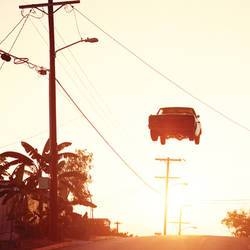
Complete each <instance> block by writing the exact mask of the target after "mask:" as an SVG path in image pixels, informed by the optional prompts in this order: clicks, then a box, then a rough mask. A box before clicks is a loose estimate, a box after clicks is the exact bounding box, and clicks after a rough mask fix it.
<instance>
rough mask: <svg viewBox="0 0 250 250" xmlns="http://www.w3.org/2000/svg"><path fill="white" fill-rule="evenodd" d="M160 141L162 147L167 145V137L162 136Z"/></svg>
mask: <svg viewBox="0 0 250 250" xmlns="http://www.w3.org/2000/svg"><path fill="white" fill-rule="evenodd" d="M160 139H161V145H165V143H166V137H164V136H161V137H160Z"/></svg>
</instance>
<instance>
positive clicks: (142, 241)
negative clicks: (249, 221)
mask: <svg viewBox="0 0 250 250" xmlns="http://www.w3.org/2000/svg"><path fill="white" fill-rule="evenodd" d="M63 249H64V250H250V239H236V238H232V237H220V236H182V237H175V236H173V237H172V236H169V237H156V236H152V237H135V238H115V239H103V240H97V241H88V242H82V243H79V244H78V245H76V246H74V247H73V246H71V247H65V248H63Z"/></svg>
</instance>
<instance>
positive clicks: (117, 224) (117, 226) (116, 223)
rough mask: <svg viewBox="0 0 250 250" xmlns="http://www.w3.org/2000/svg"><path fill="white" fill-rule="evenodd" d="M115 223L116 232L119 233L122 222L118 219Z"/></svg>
mask: <svg viewBox="0 0 250 250" xmlns="http://www.w3.org/2000/svg"><path fill="white" fill-rule="evenodd" d="M114 224H115V225H116V233H117V234H118V233H119V225H120V224H122V223H121V222H119V221H116V222H115V223H114Z"/></svg>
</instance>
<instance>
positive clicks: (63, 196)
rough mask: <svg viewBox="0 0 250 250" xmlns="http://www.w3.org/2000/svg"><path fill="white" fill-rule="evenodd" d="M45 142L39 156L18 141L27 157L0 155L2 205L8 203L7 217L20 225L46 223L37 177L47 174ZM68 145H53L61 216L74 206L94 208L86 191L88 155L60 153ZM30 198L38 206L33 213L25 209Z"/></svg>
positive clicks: (44, 202) (42, 192)
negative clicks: (8, 212) (55, 154)
mask: <svg viewBox="0 0 250 250" xmlns="http://www.w3.org/2000/svg"><path fill="white" fill-rule="evenodd" d="M49 143H50V142H49V140H48V141H47V142H46V144H45V146H44V148H43V150H42V153H41V154H40V153H38V150H37V149H36V148H34V147H33V146H31V145H30V144H28V143H27V142H21V144H22V146H23V148H24V150H25V152H26V153H27V154H28V155H27V156H26V155H25V154H21V153H19V152H14V151H7V152H4V153H1V154H0V180H5V181H4V182H2V183H0V197H2V204H6V203H7V202H9V203H10V204H11V211H10V214H9V217H10V218H12V219H15V220H16V222H20V223H21V224H25V223H34V222H37V221H38V223H39V222H42V221H46V220H47V216H48V208H49V206H48V202H49V201H48V190H47V189H46V190H40V189H39V188H38V184H39V180H40V178H41V177H43V176H44V175H45V176H46V175H47V176H48V175H49V173H50V167H49V166H50V165H49V161H50V150H49V149H50V144H49ZM70 145H71V143H70V142H63V143H61V144H59V145H58V146H57V159H58V161H57V169H58V204H59V215H60V216H61V217H62V216H63V215H64V214H65V211H66V210H67V211H71V209H70V207H72V205H75V204H79V205H84V206H91V207H95V205H94V204H93V203H92V202H91V194H90V192H89V191H88V188H87V183H88V182H89V181H90V176H89V174H88V171H89V169H90V168H91V160H92V154H88V153H87V152H86V151H81V150H78V151H77V152H76V153H71V152H62V151H63V150H64V149H65V148H66V147H68V146H70ZM69 198H70V199H69ZM31 199H32V200H37V201H38V203H39V205H38V206H37V209H33V211H31V209H30V208H29V206H28V201H30V200H31ZM25 220H26V221H25Z"/></svg>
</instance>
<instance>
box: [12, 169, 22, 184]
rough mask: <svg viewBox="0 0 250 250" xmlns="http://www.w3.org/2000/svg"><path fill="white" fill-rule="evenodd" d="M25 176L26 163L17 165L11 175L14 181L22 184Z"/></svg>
mask: <svg viewBox="0 0 250 250" xmlns="http://www.w3.org/2000/svg"><path fill="white" fill-rule="evenodd" d="M23 176H24V165H23V164H21V165H19V166H17V167H16V169H15V170H14V171H13V173H12V174H11V177H12V178H13V182H14V183H15V184H20V183H22V182H23Z"/></svg>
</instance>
